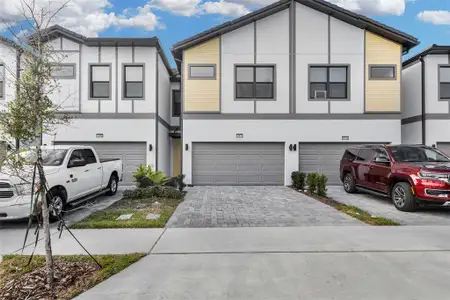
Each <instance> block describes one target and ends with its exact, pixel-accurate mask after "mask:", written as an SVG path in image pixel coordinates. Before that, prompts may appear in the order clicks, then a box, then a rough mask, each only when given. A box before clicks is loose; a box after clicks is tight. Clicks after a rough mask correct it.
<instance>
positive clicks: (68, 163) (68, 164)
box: [67, 149, 86, 167]
mask: <svg viewBox="0 0 450 300" xmlns="http://www.w3.org/2000/svg"><path fill="white" fill-rule="evenodd" d="M78 151H79V152H80V153H81V159H84V160H85V161H86V158H85V157H84V149H75V150H73V151H72V153H70V157H69V160H68V161H67V167H69V166H70V161H71V160H72V156H73V154H74V153H75V152H78Z"/></svg>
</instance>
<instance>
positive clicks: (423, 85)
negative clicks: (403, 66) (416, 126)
mask: <svg viewBox="0 0 450 300" xmlns="http://www.w3.org/2000/svg"><path fill="white" fill-rule="evenodd" d="M419 59H420V63H421V65H422V80H421V81H422V83H421V84H422V144H423V145H426V141H427V139H426V131H425V130H426V124H425V98H426V97H425V95H426V90H425V60H424V57H423V56H421V57H420V58H419Z"/></svg>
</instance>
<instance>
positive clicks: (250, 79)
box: [235, 66, 275, 99]
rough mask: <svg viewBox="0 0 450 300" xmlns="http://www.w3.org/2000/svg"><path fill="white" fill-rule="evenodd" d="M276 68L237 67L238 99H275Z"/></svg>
mask: <svg viewBox="0 0 450 300" xmlns="http://www.w3.org/2000/svg"><path fill="white" fill-rule="evenodd" d="M274 79H275V67H274V66H236V76H235V80H236V91H235V93H236V99H273V98H274V89H275V87H274V82H275V80H274Z"/></svg>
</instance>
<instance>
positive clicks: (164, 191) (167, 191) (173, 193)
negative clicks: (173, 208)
mask: <svg viewBox="0 0 450 300" xmlns="http://www.w3.org/2000/svg"><path fill="white" fill-rule="evenodd" d="M123 197H124V198H128V199H144V198H170V199H181V198H182V194H181V192H180V191H179V190H177V189H175V188H173V187H171V186H151V187H147V188H137V189H133V190H125V191H124V192H123Z"/></svg>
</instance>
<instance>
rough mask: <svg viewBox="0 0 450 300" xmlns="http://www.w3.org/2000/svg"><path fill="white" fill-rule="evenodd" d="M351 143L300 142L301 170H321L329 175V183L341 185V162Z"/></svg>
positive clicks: (320, 171)
mask: <svg viewBox="0 0 450 300" xmlns="http://www.w3.org/2000/svg"><path fill="white" fill-rule="evenodd" d="M352 145H356V144H349V143H300V145H299V156H300V157H299V170H300V172H304V173H312V172H319V173H322V174H325V175H327V176H328V184H332V185H339V184H341V180H340V178H339V164H340V162H341V158H342V154H344V152H345V150H346V149H347V147H349V146H352Z"/></svg>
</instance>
